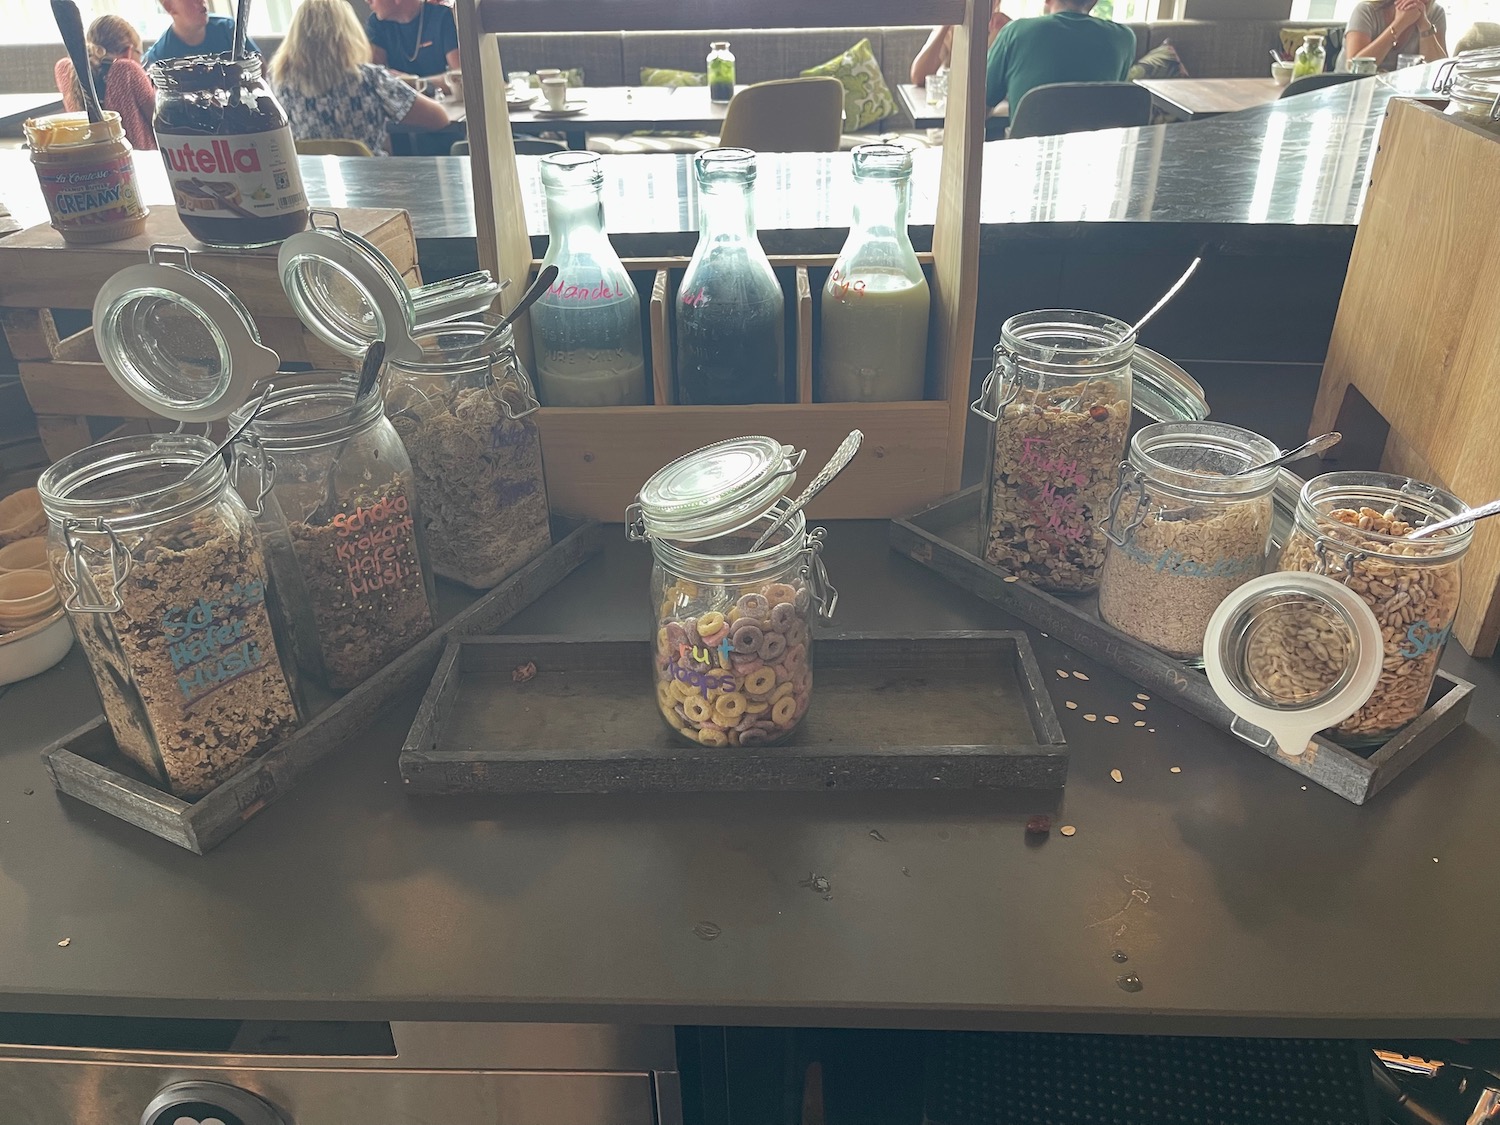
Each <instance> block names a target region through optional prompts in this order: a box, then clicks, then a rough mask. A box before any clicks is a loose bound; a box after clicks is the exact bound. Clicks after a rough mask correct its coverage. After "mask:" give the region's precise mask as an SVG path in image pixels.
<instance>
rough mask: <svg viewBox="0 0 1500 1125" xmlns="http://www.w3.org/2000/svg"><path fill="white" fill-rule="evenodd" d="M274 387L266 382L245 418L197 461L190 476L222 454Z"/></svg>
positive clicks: (256, 412) (242, 430)
mask: <svg viewBox="0 0 1500 1125" xmlns="http://www.w3.org/2000/svg"><path fill="white" fill-rule="evenodd" d="M275 389H276V385H275V384H274V383H267V384H266V389H265V390H264V391H262V392H261V395H260V398H258V399H256V400H255V405H254V406H253V407H252V408H251V410H250V413H249V414H247V415H245V420H244V421H243V422H241V423H240V424H239V425H238V426H236V427H235V428H234V429H232V430H230V431H229V436H228V437H227V438H225V439H224V440H223V441H221V442H219V445H218V448H217V449H215V450H214V451H213V452H212V453H210V454H209V455H208V456H207V457H205V458H203V460H201V461H199V462H198V467H197V468H196V469H194V470H193V472H192V473H189V474H188V475H189V476H192V475H193V473H197V472H200V471H202V469H203V467H204V466H205V465H208V464H211V463H212V462H213V461H214V460H215V459H216V458H218V457H221V456H223V454H224V451H225V450H226V449H228V448H229V447H230V446H231V445H233V444H234V439H235V438H237V437H239V436H240V435H241V434H242V433H244V432H245V430H246V428H247V427H248V426H249V425H250V423H251V422H253V421H255V416H256V415H257V414H259V413H260V412H261V410H262V409H264V407H265V405H266V399H268V398H270V397H271V392H272V391H274V390H275Z"/></svg>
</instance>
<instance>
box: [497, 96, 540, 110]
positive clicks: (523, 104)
mask: <svg viewBox="0 0 1500 1125" xmlns="http://www.w3.org/2000/svg"><path fill="white" fill-rule="evenodd" d="M538 96H539V95H537V94H532V95H531V97H529V98H510V97H508V98H506V99H505V108H506V109H530V108H531V107H532V106H534V105H535V104H536V99H537V97H538Z"/></svg>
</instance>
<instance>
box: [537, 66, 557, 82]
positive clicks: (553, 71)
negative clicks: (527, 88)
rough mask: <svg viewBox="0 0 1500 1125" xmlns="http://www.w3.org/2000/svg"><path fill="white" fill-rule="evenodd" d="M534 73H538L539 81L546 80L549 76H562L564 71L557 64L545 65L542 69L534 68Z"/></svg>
mask: <svg viewBox="0 0 1500 1125" xmlns="http://www.w3.org/2000/svg"><path fill="white" fill-rule="evenodd" d="M532 73H533V74H535V75H536V80H537V82H538V83H542V82H545V81H547V79H549V78H561V77H562V71H560V70H558V69H557V67H555V66H544V67H542V69H541V70H534V71H532Z"/></svg>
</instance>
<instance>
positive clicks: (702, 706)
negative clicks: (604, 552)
mask: <svg viewBox="0 0 1500 1125" xmlns="http://www.w3.org/2000/svg"><path fill="white" fill-rule="evenodd" d="M804 455H805V454H804V453H803V452H800V451H795V450H793V449H792V448H791V447H790V446H785V445H782V444H781V443H780V442H778V441H775V440H774V439H772V438H768V437H743V438H735V439H733V440H731V441H722V442H718V443H717V444H715V445H710V446H706V447H705V448H703V449H699V450H697V451H695V452H693V453H689V454H687V455H686V456H685V457H680V458H678V459H677V460H676V461H673V462H672V463H671V464H670V465H667V466H666V467H665V468H663V469H661V470H660V471H659V472H658V473H656V475H655V476H653V477H652V478H651V479H650V480H649V481H647V482H646V484H645V486H644V487H643V488H642V489H641V491H640V495H639V497H638V498H637V502H636V503H634V504H632V505H631V506H630V507H629V509H627V511H626V513H625V526H626V534H627V536H628V538H630V539H631V540H632V541H634V542H639V541H641V540H650V542H651V554H652V569H651V599H652V604H653V611H654V613H655V618H654V620H655V622H656V627H655V629H654V630H653V637H652V651H653V653H654V658H655V664H654V673H653V678H654V683H655V690H656V702H657V706H658V707H659V708H660V710H661V713H662V716H663V718H665V719H666V720H667V722H668V723H670V724H671V726H672V728H673V729H674V730H676V731H677V732H678V733H679V734H680V735H682V736H683V737H684V738H685V739H687V740H689V741H691V742H695V743H698V744H700V745H703V746H756V745H767V744H771V743H777V742H781V741H783V740H784V739H786V738H787V737H788V736H789V735H790V734H791V733H792V732H793V731H794V730H795V729H796V728H797V725H798V724H799V723H800V722H801V721H802V717H803V716H804V715H805V714H807V709H808V706H809V704H810V703H811V700H812V681H813V674H812V639H813V638H812V625H813V614H814V613H816V614H817V616H818V618H819V619H820V620H822V621H828V620H830V619H831V618H832V617H833V614H834V610H835V608H836V607H837V605H838V591H837V590H835V589H834V588H833V586H832V585H830V584H829V581H828V574H827V572H826V571H825V569H824V567H823V559H822V549H823V540H824V537H825V535H826V532H825V531H824V529H823V528H813V529H812V530H811V531H809V530H808V529H807V524H806V521H805V520H804V518H803V515H802V513H801V511H800V510H797V511H793V512H792V513H791V515H790V517H789V518H785V517H786V515H787V512H788V510H789V509H791V508H792V504H791V502H790V501H789V500H787V499H786V496H785V493H786V490H787V488H788V487H789V486H790V485H791V483H792V481H793V479H795V477H796V474H797V469H798V467H799V466H800V465H801V463H802V460H803V457H804ZM783 520H784V522H781V526H780V527H778V528H777V529H776V530H775V531H774V532H772V534H771V536H770V538H769V539H768V540H767V542H766V544H765V545H764V546H762V547H759V548H754V546H753V545H754V544H755V543H756V541H757V540H758V539H759V538H760V536H761V535H762V534H763V533H764V532H765V531H766V530H767V529H769V528H770V527H772V526H773V525H774V524H776V523H778V522H779V521H783Z"/></svg>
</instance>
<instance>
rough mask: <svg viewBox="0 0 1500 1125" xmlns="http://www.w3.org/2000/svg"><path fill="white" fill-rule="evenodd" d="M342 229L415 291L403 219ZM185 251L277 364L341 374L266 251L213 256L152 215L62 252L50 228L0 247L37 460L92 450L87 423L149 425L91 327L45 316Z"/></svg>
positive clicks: (344, 363)
mask: <svg viewBox="0 0 1500 1125" xmlns="http://www.w3.org/2000/svg"><path fill="white" fill-rule="evenodd" d="M339 218H340V221H341V222H342V223H343V225H344V229H345V230H348V231H351V232H353V233H355V234H358V235H360V236H362V237H363V238H365V239H367V240H369V241H370V242H371V243H373V244H374V245H375V246H376V248H377V249H379V250H380V251H381V252H382V253H383V254H385V256H386V257H388V258H389V259H390V260H391V263H392V264H393V265H394V266H395V267H396V269H397V271H398V272H399V273H400V274H401V275H402V277H403V278H405V279H406V281H407V284H409V285H415V284H420V282H421V271H420V269H419V268H418V265H417V242H416V237H415V236H414V235H413V233H412V227H411V216H409V215H408V214H407V213H406V212H405V211H397V210H390V209H380V210H375V209H344V210H340V211H339ZM159 243H167V244H171V245H175V246H186V247H188V248H189V249H190V250H191V251H192V252H193V255H192V261H193V266H194V268H196V269H197V270H199V271H200V272H202V273H205V274H208V275H209V276H210V277H213V278H215V279H217V280H219V281H221V282H223V283H224V284H225V285H227V286H228V287H229V288H230V290H232V291H233V292H234V294H235V295H236V296H237V297H239V299H240V300H241V301H242V302H244V304H245V306H246V308H248V309H249V311H250V313H251V315H252V316H253V317H254V318H255V323H256V326H257V327H258V328H259V330H260V334H261V338H262V340H263V341H264V342H265V344H266V346H267V347H270V348H272V349H274V350H275V351H276V352H277V354H278V355H280V356H281V358H282V361H283V362H286V363H303V364H311V365H313V366H314V367H333V368H346V367H349V366H350V362H351V361H350V360H349V359H348V357H346V356H343V355H341V354H340V353H339V352H336V351H334V350H333V349H332V348H329V347H328V346H327V345H325V344H323V343H322V342H321V341H320V340H318V339H317V337H315V336H313V335H312V334H311V333H310V332H308V331H307V329H306V328H305V327H303V325H302V322H301V321H300V320H298V319H297V317H296V314H295V313H294V312H293V311H292V308H291V305H290V304H289V303H288V301H287V299H286V294H285V293H284V292H283V291H282V288H281V280H280V277H279V275H278V273H277V269H276V252H277V248H276V247H274V246H270V247H264V248H261V249H258V250H234V251H228V250H217V249H213V248H210V247H207V246H203V245H202V244H201V243H199V242H198V241H197V240H195V239H193V238H192V237H191V236H190V235H189V234H188V233H187V230H186V229H185V228H184V227H183V226H182V223H181V221H180V220H179V219H178V217H177V212H176V210H175V209H172V208H164V207H158V208H156V209H155V210H153V211H152V212H151V215H150V217H149V218H148V219H147V221H146V231H145V233H144V234H142V235H140V236H139V237H138V238H131V239H126V240H124V241H122V242H111V243H106V244H104V245H100V246H69V245H67V244H66V243H65V242H63V240H62V238H61V236H59V235H58V233H57V232H56V231H54V230H53V229H52V228H51V227H50V226H36V227H31V228H29V229H27V230H24V231H21V232H20V233H18V234H13V235H11V236H10V237H8V238H5V239H4V240H3V241H0V330H3V331H4V333H5V338H6V342H7V343H8V344H9V345H10V349H11V352H12V353H13V354H14V355H15V358H16V361H17V366H18V368H19V370H20V374H21V383H22V385H23V386H24V387H25V390H26V397H27V400H28V401H29V402H30V403H31V407H32V409H33V410H34V411H35V412H36V415H37V429H38V432H39V433H40V435H41V438H42V444H43V447H44V448H45V449H46V451H47V455H48V456H49V457H50V458H52V459H53V460H56V459H57V458H59V457H62V456H64V455H65V454H68V453H72V452H74V451H75V450H78V449H81V448H83V447H84V446H85V445H88V444H89V443H90V442H91V441H92V437H91V430H90V427H89V418H90V417H105V418H110V417H114V418H149V417H151V416H152V415H151V413H150V411H148V410H147V409H146V408H145V407H143V406H141V405H140V403H138V402H136V401H135V400H134V399H133V398H131V397H130V396H129V395H127V394H126V393H125V392H124V391H123V390H121V389H120V388H119V386H118V385H117V384H116V383H115V381H114V379H112V378H111V377H110V374H109V372H108V371H106V370H105V368H104V365H103V363H101V362H100V360H99V352H98V349H97V347H96V346H95V342H94V332H93V329H92V328H85V329H83V330H82V331H80V332H76V333H74V334H72V335H70V336H67V337H60V336H59V333H58V330H57V325H56V321H55V319H54V317H53V310H59V309H79V310H88V309H92V308H93V305H94V297H95V295H96V294H97V293H98V291H99V287H100V286H101V285H103V284H104V282H105V281H106V280H108V279H109V278H110V277H111V276H113V275H114V274H115V273H118V272H119V271H120V270H122V269H124V268H125V267H127V266H132V265H136V264H139V263H141V262H144V261H146V255H147V251H148V250H149V249H150V247H151V246H153V245H156V244H159Z"/></svg>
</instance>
